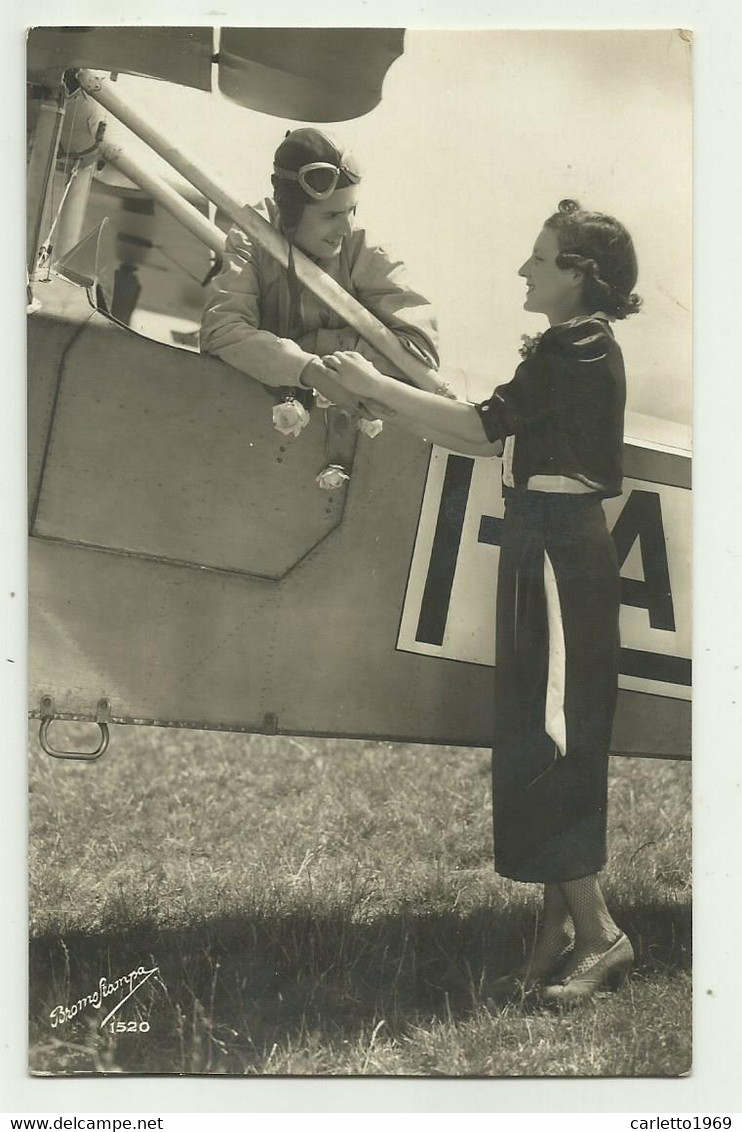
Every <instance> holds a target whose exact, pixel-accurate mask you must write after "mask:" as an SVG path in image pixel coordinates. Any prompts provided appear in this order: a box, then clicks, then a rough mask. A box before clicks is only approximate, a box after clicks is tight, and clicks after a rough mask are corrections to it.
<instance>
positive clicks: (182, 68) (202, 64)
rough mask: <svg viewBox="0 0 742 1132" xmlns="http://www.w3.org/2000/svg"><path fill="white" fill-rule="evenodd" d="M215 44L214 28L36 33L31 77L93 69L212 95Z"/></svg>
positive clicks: (30, 47)
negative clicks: (154, 80)
mask: <svg viewBox="0 0 742 1132" xmlns="http://www.w3.org/2000/svg"><path fill="white" fill-rule="evenodd" d="M213 40H214V34H213V31H212V29H211V28H210V27H192V28H183V27H88V28H85V27H83V28H79V27H67V28H66V27H46V28H44V27H40V28H32V29H31V31H30V32H29V33H28V45H27V51H28V54H27V63H28V74H29V79H30V80H31V81H44V80H45V79H46V78H47V73H48V72H49V71H57V72H59V73H60V74H61V72H62V71H65V70H67V68H68V67H94V68H100V69H101V70H106V71H124V72H126V73H128V74H131V75H149V76H150V77H151V78H154V79H166V80H167V81H168V82H171V83H178V84H179V85H180V86H189V87H196V88H197V89H198V90H211V59H212V55H213Z"/></svg>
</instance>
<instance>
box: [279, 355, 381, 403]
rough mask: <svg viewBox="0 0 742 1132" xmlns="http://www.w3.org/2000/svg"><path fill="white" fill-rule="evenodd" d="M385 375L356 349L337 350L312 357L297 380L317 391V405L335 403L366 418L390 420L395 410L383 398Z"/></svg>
mask: <svg viewBox="0 0 742 1132" xmlns="http://www.w3.org/2000/svg"><path fill="white" fill-rule="evenodd" d="M389 380H391V379H390V378H388V377H385V376H384V375H383V374H381V373H379V371H378V370H377V369H376V368H375V366H373V365H372V364H371V362H369V361H368V360H367V359H366V358H364V357H363V355H362V354H359V353H358V352H357V351H356V350H336V351H335V353H334V354H327V355H325V357H323V358H316V359H312V361H311V362H309V363H308V364H307V365H306V366H305V367H304V369H303V370H302V372H301V377H300V378H299V381H300V383H301V385H303V386H304V387H305V388H310V389H314V390H315V391H316V392H317V394H318V395H319V398H321V400H319V402H318V403H319V405H320V407H322V404H323V401H324V402H325V403H328V402H329V403H332V404H333V405H337V406H338V408H340V409H345V410H347V411H348V412H350V413H351V414H352V415H354V416H358V417H360V418H361V419H365V420H374V419H376V420H379V419H380V420H389V419H391V418H392V417H394V416H395V415H396V414H395V411H394V410H393V409H391V408H390V407H389V406H388V405H385V404H384V402H383V394H384V384H385V383H386V382H388V381H389Z"/></svg>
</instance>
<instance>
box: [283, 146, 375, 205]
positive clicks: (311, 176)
mask: <svg viewBox="0 0 742 1132" xmlns="http://www.w3.org/2000/svg"><path fill="white" fill-rule="evenodd" d="M346 157H347V158H348V160H350V161H352V158H351V157H350V155H346ZM273 172H274V173H275V175H276V176H277V177H281V178H282V179H283V180H286V181H298V182H299V185H300V186H301V188H302V189H303V190H304V192H305V193H306V194H307V196H309V197H311V198H312V200H326V199H327V198H328V197H329V196H332V194H333V193H334V192H335V189H336V187H337V183H338V181H339V180H340V177H341V175H344V176H346V177H347V178H348V180H349V181H350V182H351V184H353V185H357V184H358V183H359V181H360V180H361V174H360V172H359V171H358V170H357V169H353V168H351V167H350V166H349V165H345V164H341V165H332V164H331V163H330V162H329V161H311V162H309V164H307V165H302V166H301V167H300V168H299V170H298V171H297V172H296V173H295V172H294V171H293V170H291V169H282V168H281V167H280V166H279V165H274V166H273Z"/></svg>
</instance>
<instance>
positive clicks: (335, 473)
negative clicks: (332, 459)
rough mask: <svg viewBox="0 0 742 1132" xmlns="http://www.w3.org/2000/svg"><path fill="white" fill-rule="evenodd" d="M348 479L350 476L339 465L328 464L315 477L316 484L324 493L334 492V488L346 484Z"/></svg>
mask: <svg viewBox="0 0 742 1132" xmlns="http://www.w3.org/2000/svg"><path fill="white" fill-rule="evenodd" d="M349 479H350V476H349V475H348V473H347V472H346V470H345V468H343V467H342V466H341V465H340V464H328V465H327V467H326V468H324V469H323V470H322V471H321V472H320V474H319V475H318V476H315V480H316V482H317V483H318V484H319V486H320V487H321V488H323V489H324V490H325V491H335V490H336V488H338V487H342V486H343V484H345V483H347V482H348V480H349Z"/></svg>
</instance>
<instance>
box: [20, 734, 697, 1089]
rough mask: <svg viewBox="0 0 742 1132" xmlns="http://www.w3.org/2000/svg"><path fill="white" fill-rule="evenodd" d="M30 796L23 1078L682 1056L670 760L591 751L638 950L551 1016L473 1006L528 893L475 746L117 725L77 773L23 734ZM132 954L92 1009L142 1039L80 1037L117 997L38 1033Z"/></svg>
mask: <svg viewBox="0 0 742 1132" xmlns="http://www.w3.org/2000/svg"><path fill="white" fill-rule="evenodd" d="M68 731H69V737H70V738H76V737H78V734H79V733H83V732H82V729H81V728H80V727H75V725H69V729H68ZM55 739H56V740H57V741H61V739H62V735H60V733H59V732H56V733H55ZM30 786H31V801H30V805H31V811H30V813H31V819H30V820H31V847H30V916H31V953H30V1001H31V1022H30V1068H31V1070H32V1071H33V1072H36V1073H54V1074H75V1073H136V1074H143V1073H168V1074H182V1073H186V1074H190V1073H195V1074H199V1073H208V1074H238V1075H242V1074H291V1075H303V1074H318V1075H338V1074H341V1075H343V1074H348V1075H356V1074H370V1075H407V1076H417V1075H432V1076H482V1077H491V1076H503V1077H510V1076H562V1075H564V1076H672V1075H677V1074H681V1073H684V1072H686V1071H687V1070H688V1069H689V1068H690V1056H691V1055H690V767H689V765H688V764H684V763H673V762H664V761H652V760H641V759H624V758H615V759H613V760H612V761H611V785H610V790H611V820H610V844H611V862H610V867H609V869H608V871H607V873H606V882H605V888H606V893H607V896H608V899H609V903H610V904H611V906H612V909H613V911H614V914H615V916H616V919H617V920H618V922H619V924H620V925H621V926H622V927H623V928H624V929H625V930H626V931H627V932H628V934H629V936H630V938H631V940H632V942H633V944H634V948H635V950H636V952H637V966H636V971H635V974H634V975H633V977H632V978H631V979H630V980H629V982H628V984H627V985H626V986H625V987H624V988H623V989H622V990H620V991H618V992H616V993H613V994H606V995H602V996H600V997H599V998H598V999H596V1000H595V1001H594V1002H592V1003H590V1004H588V1005H585V1006H583V1007H581V1008H579V1009H578V1010H575V1011H572V1012H570V1013H566V1014H564V1015H558V1014H553V1013H550V1012H547V1011H543V1010H538V1009H534V1008H533V1007H530V1006H527V1005H520V1004H514V1005H508V1006H505V1007H503V1008H495V1007H494V1006H492V1005H491V1004H490V1005H488V996H487V984H488V980H490V979H491V978H493V977H496V976H497V975H499V974H502V973H504V972H505V971H507V970H509V969H510V967H511V966H512V965H513V963H515V962H517V960H518V959H519V957H520V956H521V954H522V951H523V948H524V946H527V942H526V941H527V939H528V937H529V933H531V932H532V930H533V924H534V912H535V909H536V890H535V888H533V887H532V886H526V885H519V884H515V883H511V882H507V881H502V880H499V879H496V878H495V876H494V872H493V869H492V862H491V816H490V783H489V756H488V752H486V751H483V750H472V749H467V748H455V747H425V746H412V745H401V744H390V743H370V742H362V741H355V742H344V741H335V740H319V739H302V740H299V739H287V738H273V737H270V738H268V737H257V736H254V737H246V736H239V735H229V734H217V733H212V732H187V731H182V732H181V731H174V730H173V731H171V730H163V729H157V728H135V727H131V728H126V727H118V728H114V729H113V735H112V741H111V747H110V750H109V752H108V754H107V755H106V756H104V758H103V759H102V760H101V761H100V762H98V763H94V764H91V765H85V764H81V763H62V762H56V761H53V760H51V759H49V758H48V757H47V756H45V755H44V754H43V753H41V751H40V749H39V747H38V743H37V741H36V738H35V728H34V729H33V736H32V743H31V771H30ZM139 967H144V968H146V969H148V970H149V969H151V968H153V967H157V968H158V971H157V973H156V974H155V975H153V976H152V977H150V978H149V979H148V981H147V982H146V983H145V984H144V985H143V986H142V987H141V988H140V989H139V990H138V991H136V993H135V994H134V995H132V997H131V998H129V999H128V1001H127V1002H126V1003H124V1005H123V1006H122V1007H121V1009H120V1010H119V1012H118V1013H117V1014H116V1016H115V1020H114V1021H118V1022H120V1023H124V1024H125V1025H126V1026H127V1028H133V1026H135V1025H136V1026H137V1027H139V1025H140V1024H141V1023H144V1029H145V1030H146V1026H147V1024H148V1025H149V1030H148V1031H147V1032H141V1031H140V1030H138V1029H137V1030H136V1031H134V1032H129V1030H128V1029H127V1032H123V1033H111V1032H109V1029H108V1027H106V1028H105V1029H104V1030H103V1031H101V1030H100V1028H99V1023H100V1022H101V1021H102V1020H103V1018H104V1017H105V1015H106V1014H107V1013H108V1012H109V1010H110V1009H112V1008H113V1006H114V1005H115V1004H116V1003H117V1002H118V1001H119V1000H120V999H121V998H122V997H123V995H124V994H125V993H126V990H124V991H120V992H119V993H117V994H112V995H111V996H108V997H105V998H104V999H103V1004H102V1006H101V1008H100V1009H98V1010H96V1009H95V1007H94V1005H87V1006H86V1007H84V1008H81V1010H80V1012H79V1013H78V1014H77V1016H76V1017H75V1018H73V1019H71V1020H70V1021H67V1022H66V1023H64V1024H60V1025H58V1026H56V1027H52V1025H51V1023H50V1014H51V1012H52V1011H53V1009H54V1008H55V1007H57V1006H60V1005H63V1006H67V1007H70V1006H71V1005H72V1004H74V1003H75V1002H77V1001H78V1000H81V999H83V998H84V997H85V996H87V995H90V994H92V992H94V991H95V990H96V989H97V988H98V985H99V980H100V979H101V978H105V979H108V980H111V981H113V980H116V979H119V978H121V977H122V976H124V975H126V974H127V973H128V972H130V971H132V970H135V969H136V968H139Z"/></svg>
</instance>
